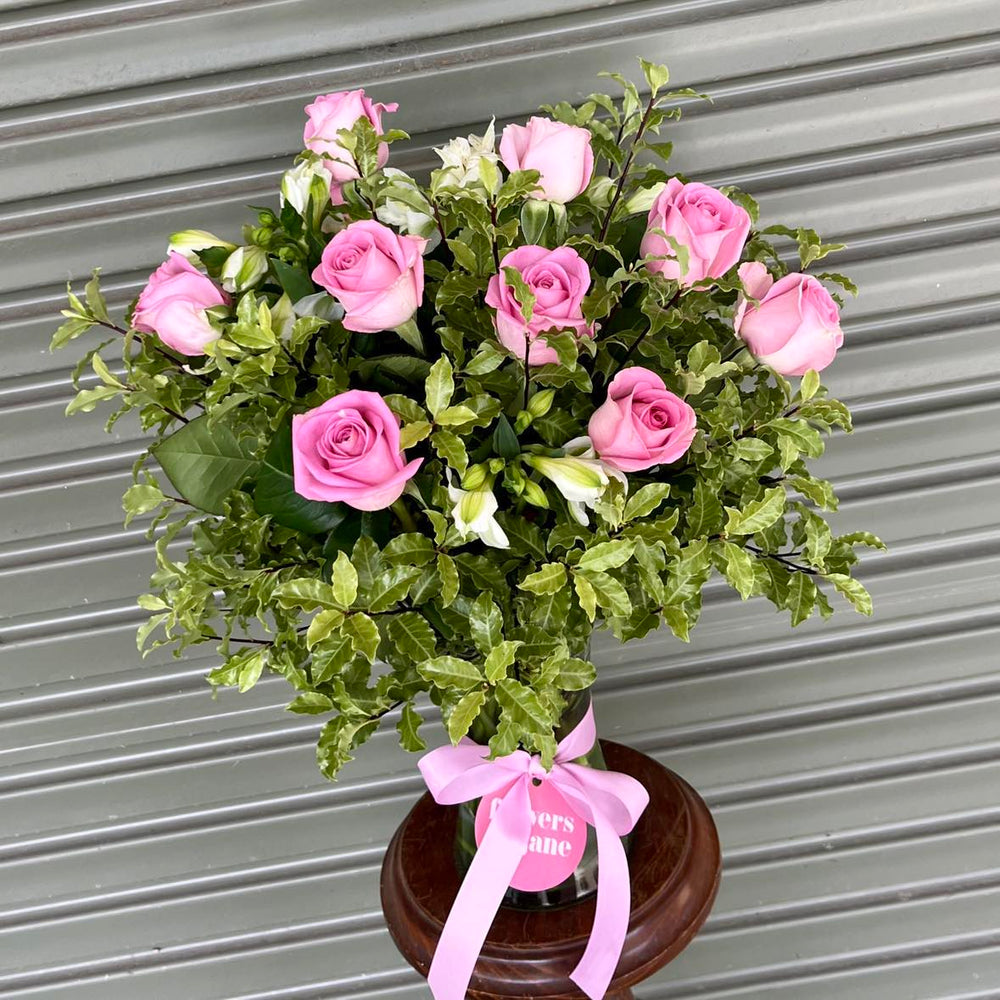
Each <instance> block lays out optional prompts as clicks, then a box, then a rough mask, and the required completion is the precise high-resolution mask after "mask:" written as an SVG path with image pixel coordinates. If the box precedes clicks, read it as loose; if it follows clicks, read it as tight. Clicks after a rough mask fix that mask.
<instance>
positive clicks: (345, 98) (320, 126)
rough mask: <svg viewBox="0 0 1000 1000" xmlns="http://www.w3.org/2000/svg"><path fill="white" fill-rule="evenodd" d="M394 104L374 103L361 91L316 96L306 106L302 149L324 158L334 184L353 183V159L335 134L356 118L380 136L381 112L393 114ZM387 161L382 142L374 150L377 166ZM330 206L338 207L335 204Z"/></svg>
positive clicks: (396, 106)
mask: <svg viewBox="0 0 1000 1000" xmlns="http://www.w3.org/2000/svg"><path fill="white" fill-rule="evenodd" d="M398 107H399V105H398V104H376V103H375V102H374V101H372V99H371V98H370V97H367V96H366V95H365V92H364V91H363V90H341V91H338V92H337V93H336V94H325V95H324V96H322V97H317V98H316V100H315V101H313V102H312V104H307V105H306V114H307V115H308V116H309V120H308V121H307V122H306V127H305V131H304V132H303V135H302V138H303V139H304V140H305V144H306V148H307V149H311V150H312V151H313V152H314V153H319V154H320V156H324V157H326V163H325V164H324V165H325V166H326V168H327V170H329V171H330V173H331V174H332V175H333V180H334V182H335V183H337V184H343V183H344V182H345V181H353V180H357V179H358V177H359V176H360V175H359V174H358V171H357V168H356V167H355V166H354V159H353V157H352V156H351V154H350V153H349V152H348V151H347V150H346V149H344V147H343V146H342V145H341V143H340V139H339V138H338V136H337V133H338V132H339V131H340V130H341V129H343V128H346V129H349V128H352V127H353V126H354V123H355V122H356V121H357V120H358V119H359V118H367V119H368V120H369V121H370V122H371V123H372V125H373V126H374V127H375V131H376V132H377V133H378V134H379V135H381V134H382V132H383V131H384V130H383V128H382V112H383V111H390V112H391V111H395V110H396V109H397V108H398ZM388 159H389V147H388V146H387V145H386V144H385V143H384V142H383V143H380V144H379V147H378V165H379V166H380V167H384V166H385V163H386V160H388ZM334 204H338V203H337V202H336V201H335V202H334Z"/></svg>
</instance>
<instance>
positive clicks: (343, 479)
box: [292, 389, 423, 510]
mask: <svg viewBox="0 0 1000 1000" xmlns="http://www.w3.org/2000/svg"><path fill="white" fill-rule="evenodd" d="M421 462H423V459H422V458H415V459H414V460H413V461H412V462H407V461H406V456H405V455H404V454H403V453H402V452H401V451H400V449H399V418H398V417H397V416H396V415H395V414H394V413H393V412H392V410H390V409H389V407H388V406H387V405H386V402H385V400H384V399H383V398H382V397H381V396H380V395H379V394H378V393H377V392H365V391H363V390H361V389H351V390H350V391H349V392H342V393H341V394H340V395H339V396H334V397H333V398H332V399H328V400H327V401H326V402H325V403H323V404H322V405H321V406H317V407H316V408H315V409H314V410H309V411H308V412H307V413H299V414H296V415H295V416H294V417H292V470H293V483H294V487H295V492H296V493H298V494H299V496H303V497H305V498H306V499H307V500H327V501H334V500H340V501H342V502H343V503H346V504H348V506H350V507H354V508H355V509H356V510H382V509H384V508H385V507H388V506H390V505H391V504H393V503H395V501H396V500H398V499H399V497H400V494H402V492H403V488H404V487H405V486H406V483H407V481H408V480H410V479H411V478H412V477H413V476H414V475H415V474H416V471H417V469H419V468H420V464H421Z"/></svg>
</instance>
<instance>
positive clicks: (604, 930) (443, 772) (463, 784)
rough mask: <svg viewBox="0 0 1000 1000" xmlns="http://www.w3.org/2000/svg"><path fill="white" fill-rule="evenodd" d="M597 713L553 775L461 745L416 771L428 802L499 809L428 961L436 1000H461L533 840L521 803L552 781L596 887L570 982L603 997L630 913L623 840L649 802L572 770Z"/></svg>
mask: <svg viewBox="0 0 1000 1000" xmlns="http://www.w3.org/2000/svg"><path fill="white" fill-rule="evenodd" d="M596 738H597V730H596V727H595V725H594V713H593V710H592V709H588V710H587V714H586V716H585V717H584V718H583V721H582V722H581V723H580V724H579V725H578V726H577V727H576V728H575V729H574V730H573V731H572V732H571V733H570V734H569V735H568V736H566V738H565V739H563V740H562V742H560V744H559V746H558V749H557V751H556V756H555V762H554V764H553V766H552V770H551V771H546V770H545V769H544V768H543V767H542V765H541V762H540V760H539V758H538V755H537V754H536V755H531V754H528V753H526V752H525V751H524V750H515V751H514V753H512V754H509V755H508V756H506V757H498V758H496V759H495V760H487V759H486V758H487V757H488V756H489V748H487V747H484V746H480V745H479V744H478V743H473V742H472V740H469V739H462V740H461V741H460V742H459V744H458V746H443V747H439V748H438V749H437V750H432V751H431V752H430V753H428V754H425V755H424V756H423V757H422V758H421V759H420V762H419V767H420V771H421V773H422V774H423V776H424V781H425V782H426V783H427V787H428V788H429V789H430V792H431V795H432V796H433V797H434V801H435V802H437V803H439V804H440V805H457V804H458V803H460V802H468V801H469V800H470V799H476V798H481V797H482V796H484V795H490V794H492V793H500V794H502V796H503V797H502V800H501V802H500V805H499V806H498V808H497V810H496V813H495V815H494V817H493V819H492V821H491V822H490V825H489V827H488V828H487V830H486V833H485V835H484V836H483V839H482V842H481V843H480V845H479V849H478V850H477V851H476V855H475V857H474V858H473V859H472V864H471V866H470V867H469V870H468V872H467V873H466V876H465V880H464V881H463V882H462V885H461V888H460V889H459V890H458V895H457V896H456V897H455V902H454V903H453V904H452V908H451V912H450V913H449V914H448V919H447V920H446V921H445V925H444V928H443V929H442V931H441V938H440V940H439V941H438V946H437V950H436V951H435V953H434V959H433V961H432V962H431V968H430V972H429V973H428V976H427V983H428V985H429V986H430V988H431V992H432V993H433V994H434V997H435V1000H464V998H465V993H466V990H467V989H468V986H469V981H470V979H471V978H472V972H473V969H474V968H475V966H476V960H477V959H478V958H479V953H480V951H481V950H482V947H483V943H484V942H485V941H486V935H487V934H488V933H489V929H490V926H491V924H492V923H493V918H494V917H495V916H496V913H497V910H499V908H500V903H501V901H502V900H503V895H504V893H505V892H506V890H507V887H508V886H509V885H510V882H511V879H512V878H513V877H514V873H515V871H516V870H517V867H518V865H519V864H520V863H521V858H522V857H523V856H524V854H525V852H526V850H527V847H528V841H529V838H530V836H531V828H532V816H531V803H530V799H529V795H528V789H529V787H530V784H531V782H532V781H534V780H536V779H537V780H541V781H549V782H552V784H553V785H554V787H555V788H556V789H558V791H559V792H560V794H561V795H562V796H563V797H564V798H565V799H566V801H567V802H568V803H569V804H570V805H571V806H572V807H573V808H574V809H575V810H576V811H577V812H578V813H579V814H580V816H582V817H583V818H584V819H585V820H586V821H587V823H589V824H590V825H591V826H592V827H593V828H594V830H595V832H596V833H597V856H598V865H599V878H598V885H597V906H596V910H595V913H594V925H593V928H592V929H591V932H590V940H589V941H588V942H587V947H586V950H585V951H584V953H583V957H582V958H581V959H580V961H579V962H578V963H577V965H576V968H575V969H574V970H573V971H572V972H571V973H570V979H572V980H573V982H574V983H576V985H577V986H579V987H580V989H581V990H583V992H584V993H586V994H587V996H589V997H591V998H592V1000H600V998H601V997H603V996H604V994H605V993H606V992H607V989H608V986H609V984H610V983H611V978H612V976H614V973H615V968H616V966H617V965H618V959H619V958H620V957H621V953H622V948H623V947H624V945H625V934H626V932H627V931H628V920H629V912H630V908H631V889H630V885H629V873H628V859H627V858H626V857H625V849H624V847H622V842H621V838H622V837H623V836H625V834H627V833H628V832H629V831H630V830H631V829H632V827H634V826H635V824H636V822H637V820H638V819H639V817H640V816H641V815H642V811H643V810H644V809H645V808H646V805H647V804H648V802H649V793H648V792H647V791H646V789H645V788H643V786H642V785H641V784H640V783H639V782H638V781H636V780H635V778H633V777H631V776H630V775H628V774H621V773H619V772H616V771H599V770H597V769H595V768H592V767H585V766H584V765H581V764H574V763H572V761H573V760H575V759H576V758H578V757H582V756H583V755H584V754H586V753H587V752H588V751H589V750H590V749H591V747H593V745H594V741H595V740H596Z"/></svg>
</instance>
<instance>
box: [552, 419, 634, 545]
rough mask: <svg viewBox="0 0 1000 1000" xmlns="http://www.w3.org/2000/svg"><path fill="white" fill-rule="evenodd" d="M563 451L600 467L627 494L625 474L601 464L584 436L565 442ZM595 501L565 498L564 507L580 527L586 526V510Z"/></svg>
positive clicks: (587, 518)
mask: <svg viewBox="0 0 1000 1000" xmlns="http://www.w3.org/2000/svg"><path fill="white" fill-rule="evenodd" d="M563 451H564V452H565V453H566V454H567V455H569V456H571V457H573V458H577V459H580V460H581V461H584V462H588V463H592V462H596V463H597V464H599V465H600V466H601V468H602V469H603V471H604V473H605V474H606V475H607V476H608V477H609V479H617V480H618V481H619V482H620V483H621V484H622V486H624V487H625V492H626V493H628V479H627V478H626V477H625V473H624V472H622V471H621V470H620V469H615V468H612V466H610V465H608V464H607V463H606V462H602V461H601V459H600V458H599V457H598V455H597V452H596V451H594V445H593V442H592V441H591V440H590V438H589V437H587V436H586V435H584V436H583V437H576V438H573V439H572V440H571V441H567V442H566V443H565V444H564V445H563ZM596 499H597V498H595V499H594V500H571V499H569V498H567V504H566V505H567V506H568V507H569V512H570V514H572V515H573V517H574V519H575V520H577V521H578V522H579V523H580V524H582V525H588V524H589V523H590V515H589V514H588V513H587V508H588V507H590V508H591V509H593V506H594V503H595V501H596Z"/></svg>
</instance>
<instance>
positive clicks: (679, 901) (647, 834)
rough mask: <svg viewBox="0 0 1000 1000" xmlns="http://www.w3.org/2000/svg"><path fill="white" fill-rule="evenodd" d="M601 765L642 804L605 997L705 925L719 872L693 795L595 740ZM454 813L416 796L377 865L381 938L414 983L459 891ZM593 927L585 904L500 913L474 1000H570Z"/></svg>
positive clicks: (656, 965)
mask: <svg viewBox="0 0 1000 1000" xmlns="http://www.w3.org/2000/svg"><path fill="white" fill-rule="evenodd" d="M602 745H603V748H604V756H605V759H606V761H607V765H608V768H609V769H610V770H613V771H624V772H625V773H626V774H631V775H632V776H633V777H635V778H637V779H638V780H639V781H641V782H642V783H643V785H645V787H646V789H647V790H648V791H649V795H650V802H649V806H648V807H647V808H646V811H645V812H644V813H643V814H642V817H641V818H640V820H639V822H638V823H637V824H636V827H635V830H634V832H633V834H632V843H631V847H630V849H629V869H630V871H631V877H632V915H631V919H630V921H629V930H628V935H627V937H626V940H625V947H624V949H623V951H622V957H621V960H620V961H619V963H618V968H617V970H616V972H615V977H614V980H613V981H612V983H611V988H610V989H609V991H608V993H607V998H608V1000H627V998H631V997H632V991H631V987H632V986H634V985H636V984H637V983H640V982H642V981H643V980H644V979H647V978H648V977H649V976H651V975H652V974H653V973H654V972H656V971H657V970H658V969H661V968H662V967H663V966H664V965H666V964H667V962H669V961H670V960H671V959H672V958H674V957H675V956H676V955H678V954H679V953H680V952H681V951H682V950H683V949H684V948H685V947H686V946H687V944H688V943H689V942H690V940H691V939H692V938H693V937H694V935H695V933H697V931H698V929H699V928H700V927H701V925H702V924H703V923H704V922H705V918H706V917H707V916H708V912H709V910H710V909H711V907H712V903H713V902H714V900H715V894H716V891H717V889H718V886H719V876H720V872H721V856H720V851H719V837H718V834H717V832H716V829H715V824H714V823H713V822H712V817H711V814H710V813H709V811H708V807H707V806H706V805H705V803H704V802H703V801H702V799H701V797H700V796H699V795H698V793H697V792H695V791H694V789H692V788H691V786H690V785H688V784H687V783H686V782H685V781H684V780H683V779H681V778H679V777H678V776H677V775H676V774H674V773H673V772H672V771H668V770H667V769H666V768H665V767H663V766H662V765H661V764H659V763H657V762H656V761H655V760H653V759H652V758H650V757H647V756H646V755H645V754H642V753H639V752H638V751H636V750H632V749H630V748H629V747H626V746H622V745H620V744H617V743H610V742H607V741H602ZM456 815H457V807H455V806H439V805H437V804H436V803H435V802H434V800H433V799H432V798H431V796H430V794H429V793H428V794H425V795H424V796H423V797H422V798H421V799H420V801H419V802H417V804H416V805H415V806H414V807H413V809H412V810H411V811H410V814H409V815H408V816H407V817H406V819H405V820H403V823H402V825H401V826H400V827H399V829H398V830H397V831H396V834H395V836H394V837H393V838H392V841H391V842H390V844H389V849H388V851H387V852H386V856H385V861H384V862H383V865H382V910H383V912H384V913H385V918H386V922H387V924H388V925H389V932H390V933H391V934H392V938H393V940H394V941H395V942H396V946H397V947H398V948H399V950H400V951H401V952H402V954H403V956H404V957H405V958H406V960H407V961H408V962H409V963H410V964H411V965H412V966H413V967H414V968H415V969H416V970H417V971H418V972H420V974H421V975H423V976H426V975H427V972H428V970H429V968H430V963H431V959H432V957H433V955H434V949H435V947H436V945H437V940H438V937H439V936H440V934H441V928H442V926H443V925H444V921H445V920H446V919H447V916H448V912H449V910H450V909H451V904H452V901H453V900H454V898H455V896H456V894H457V893H458V888H459V884H460V879H459V874H458V870H457V868H456V866H455V854H454V849H455V822H456ZM593 919H594V900H593V897H591V898H590V899H587V900H584V901H583V902H581V903H575V904H573V905H571V906H566V907H563V908H561V909H548V910H532V911H527V910H515V909H511V908H508V907H501V908H500V911H499V912H498V914H497V917H496V920H495V921H494V922H493V926H492V928H491V930H490V933H489V936H488V937H487V939H486V944H485V945H484V947H483V950H482V953H481V954H480V956H479V962H478V963H477V965H476V970H475V972H474V973H473V977H472V981H471V983H470V984H469V992H468V996H469V997H470V998H473V1000H493V998H495V997H547V998H550V1000H557V998H558V1000H563V998H565V1000H570V998H573V1000H580V998H583V997H584V994H583V993H582V992H581V991H580V990H579V989H577V987H576V986H575V985H574V984H573V983H572V982H571V981H570V980H569V978H568V977H569V973H570V971H571V970H572V969H573V967H574V966H575V965H576V963H577V961H578V960H579V958H580V956H581V955H582V954H583V949H584V947H585V946H586V943H587V939H588V937H589V936H590V929H591V925H592V923H593Z"/></svg>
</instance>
